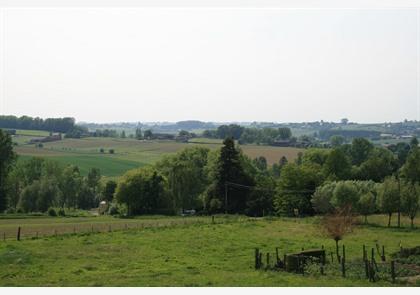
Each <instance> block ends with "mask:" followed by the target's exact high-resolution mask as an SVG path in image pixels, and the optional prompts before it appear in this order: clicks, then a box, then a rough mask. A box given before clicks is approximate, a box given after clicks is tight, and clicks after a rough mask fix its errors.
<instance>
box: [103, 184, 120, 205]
mask: <svg viewBox="0 0 420 295" xmlns="http://www.w3.org/2000/svg"><path fill="white" fill-rule="evenodd" d="M116 188H117V183H116V182H115V181H114V180H108V181H107V182H106V184H105V187H104V188H103V192H102V196H103V199H104V200H105V201H107V202H111V201H112V199H113V198H114V193H115V189H116Z"/></svg>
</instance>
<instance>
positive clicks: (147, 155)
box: [13, 135, 301, 177]
mask: <svg viewBox="0 0 420 295" xmlns="http://www.w3.org/2000/svg"><path fill="white" fill-rule="evenodd" d="M28 138H29V139H30V138H33V137H29V136H25V139H22V136H20V135H19V136H15V137H14V138H13V140H14V141H15V142H16V143H17V144H18V145H17V146H16V147H15V151H16V152H17V153H18V155H20V156H22V157H21V158H22V159H27V158H28V157H34V156H37V157H45V158H49V159H54V160H57V161H59V162H61V163H63V164H75V165H78V166H79V168H80V171H81V173H82V174H84V175H86V173H87V171H88V170H89V169H90V168H93V167H96V168H99V169H100V170H101V173H102V175H105V176H111V177H112V176H120V175H122V174H124V172H126V171H127V170H130V169H133V168H137V167H142V166H144V165H148V164H152V163H155V162H156V161H158V160H160V159H161V158H162V157H163V155H165V154H172V153H176V152H178V151H180V150H182V149H184V148H186V147H192V146H203V147H207V148H210V149H216V148H220V146H221V144H220V141H214V140H210V141H205V140H204V141H202V140H201V139H197V141H194V143H182V142H175V141H165V140H159V141H141V140H135V139H130V138H127V139H121V138H101V137H90V138H82V139H63V140H60V141H54V142H48V143H44V144H43V147H42V148H39V147H36V146H35V145H33V144H31V145H30V144H26V142H27V141H25V140H28ZM101 148H102V149H104V153H101V152H100V149H101ZM110 149H113V150H114V151H115V152H114V154H110V153H109V150H110ZM241 149H242V150H243V151H244V153H245V154H247V155H248V156H250V157H251V158H255V157H258V156H264V157H266V158H267V161H268V163H269V164H273V163H275V162H278V161H279V159H280V158H281V157H282V156H286V157H287V159H288V160H289V161H292V160H293V159H295V158H296V157H297V154H298V153H299V151H301V149H297V148H289V147H273V146H258V145H243V146H241Z"/></svg>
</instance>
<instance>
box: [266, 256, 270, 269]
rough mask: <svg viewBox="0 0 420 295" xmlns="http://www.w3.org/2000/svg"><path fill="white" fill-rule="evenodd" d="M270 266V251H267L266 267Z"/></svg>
mask: <svg viewBox="0 0 420 295" xmlns="http://www.w3.org/2000/svg"><path fill="white" fill-rule="evenodd" d="M269 268H270V253H268V252H267V265H266V266H265V269H269Z"/></svg>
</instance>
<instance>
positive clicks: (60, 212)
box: [58, 208, 66, 216]
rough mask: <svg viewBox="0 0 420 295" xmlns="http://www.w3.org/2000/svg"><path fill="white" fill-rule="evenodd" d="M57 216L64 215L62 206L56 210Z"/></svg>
mask: <svg viewBox="0 0 420 295" xmlns="http://www.w3.org/2000/svg"><path fill="white" fill-rule="evenodd" d="M58 216H66V211H64V209H63V208H60V209H59V210H58Z"/></svg>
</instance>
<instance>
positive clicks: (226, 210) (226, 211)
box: [225, 182, 228, 214]
mask: <svg viewBox="0 0 420 295" xmlns="http://www.w3.org/2000/svg"><path fill="white" fill-rule="evenodd" d="M227 194H228V193H227V183H226V182H225V214H227V213H228V209H227V205H228V203H227V197H228V195H227Z"/></svg>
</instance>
